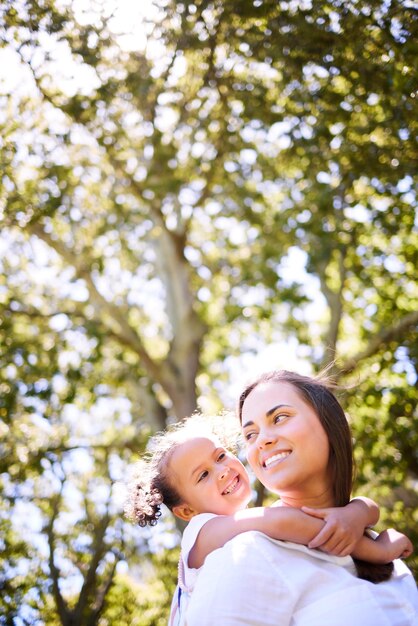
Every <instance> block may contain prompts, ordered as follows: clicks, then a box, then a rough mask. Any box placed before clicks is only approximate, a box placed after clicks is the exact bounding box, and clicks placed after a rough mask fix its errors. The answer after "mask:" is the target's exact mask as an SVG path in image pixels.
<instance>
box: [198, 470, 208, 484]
mask: <svg viewBox="0 0 418 626" xmlns="http://www.w3.org/2000/svg"><path fill="white" fill-rule="evenodd" d="M208 475H209V472H208V471H207V470H205V471H204V472H202V473H201V474H200V476H199V478H198V479H197V482H198V483H200V481H201V480H203V479H204V478H206V476H208Z"/></svg>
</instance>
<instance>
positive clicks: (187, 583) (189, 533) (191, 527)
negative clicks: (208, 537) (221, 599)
mask: <svg viewBox="0 0 418 626" xmlns="http://www.w3.org/2000/svg"><path fill="white" fill-rule="evenodd" d="M214 517H218V516H217V515H215V514H214V513H199V515H195V516H194V517H192V519H191V520H190V522H189V523H188V524H187V526H186V528H185V529H184V532H183V537H182V540H181V557H180V561H181V563H180V566H179V585H180V587H181V588H182V589H183V590H184V591H192V590H193V587H194V584H195V582H196V577H197V574H198V571H199V570H198V569H195V568H192V567H189V566H188V560H189V554H190V551H191V549H192V548H193V546H194V544H195V543H196V539H197V536H198V534H199V533H200V531H201V530H202V527H203V526H204V525H205V524H206V522H208V521H209V520H211V519H213V518H214Z"/></svg>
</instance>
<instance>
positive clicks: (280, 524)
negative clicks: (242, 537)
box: [188, 506, 324, 568]
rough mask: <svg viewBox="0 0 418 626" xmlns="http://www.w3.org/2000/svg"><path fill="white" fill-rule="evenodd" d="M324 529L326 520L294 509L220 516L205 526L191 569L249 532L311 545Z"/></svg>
mask: <svg viewBox="0 0 418 626" xmlns="http://www.w3.org/2000/svg"><path fill="white" fill-rule="evenodd" d="M323 526H324V521H323V520H322V519H317V518H315V517H313V516H310V515H306V514H305V513H303V512H302V511H300V510H299V509H294V508H292V507H284V506H283V507H279V506H278V507H271V508H269V507H254V508H252V509H244V510H242V511H237V512H236V513H234V514H233V515H219V516H218V517H214V518H213V519H211V520H209V521H208V522H206V524H204V526H202V528H201V530H200V532H199V534H198V536H197V538H196V541H195V544H194V546H193V548H192V549H191V550H190V553H189V560H188V565H189V567H195V568H199V567H201V566H202V565H203V563H204V561H205V558H206V557H207V555H208V554H210V553H211V552H213V550H216V549H217V548H221V547H222V546H223V545H224V544H225V543H226V542H227V541H229V540H230V539H232V538H233V537H235V536H236V535H239V534H240V533H245V532H247V531H249V530H258V531H260V532H262V533H264V534H266V535H268V536H269V537H272V539H282V540H284V541H295V542H296V543H303V544H308V543H309V541H310V540H311V539H313V538H314V537H315V536H316V535H317V534H318V532H319V531H320V530H321V528H322V527H323Z"/></svg>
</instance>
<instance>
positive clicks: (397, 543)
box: [375, 528, 414, 563]
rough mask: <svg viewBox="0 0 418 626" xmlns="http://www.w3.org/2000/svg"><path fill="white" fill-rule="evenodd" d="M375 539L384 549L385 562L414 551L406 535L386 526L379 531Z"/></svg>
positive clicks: (404, 556) (409, 554)
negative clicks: (385, 528)
mask: <svg viewBox="0 0 418 626" xmlns="http://www.w3.org/2000/svg"><path fill="white" fill-rule="evenodd" d="M375 541H376V543H378V544H379V545H380V546H381V547H382V550H384V555H385V561H386V563H389V561H393V559H399V558H401V557H402V558H406V557H407V556H411V554H412V552H413V551H414V547H413V545H412V543H411V541H410V540H409V539H408V537H407V536H406V535H403V534H402V533H400V532H398V531H397V530H395V529H394V528H388V529H387V530H384V531H383V532H381V533H380V535H379V536H378V537H376V539H375Z"/></svg>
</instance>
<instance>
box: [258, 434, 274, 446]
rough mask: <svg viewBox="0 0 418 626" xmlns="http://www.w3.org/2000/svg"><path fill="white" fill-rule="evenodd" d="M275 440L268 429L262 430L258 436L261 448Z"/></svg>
mask: <svg viewBox="0 0 418 626" xmlns="http://www.w3.org/2000/svg"><path fill="white" fill-rule="evenodd" d="M273 442H274V437H273V435H272V434H271V433H270V432H268V431H262V432H259V433H258V437H257V445H258V447H259V448H260V449H263V448H265V447H266V446H267V447H268V446H269V445H270V444H272V443H273Z"/></svg>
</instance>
